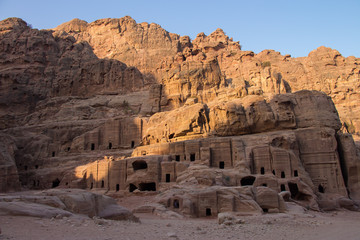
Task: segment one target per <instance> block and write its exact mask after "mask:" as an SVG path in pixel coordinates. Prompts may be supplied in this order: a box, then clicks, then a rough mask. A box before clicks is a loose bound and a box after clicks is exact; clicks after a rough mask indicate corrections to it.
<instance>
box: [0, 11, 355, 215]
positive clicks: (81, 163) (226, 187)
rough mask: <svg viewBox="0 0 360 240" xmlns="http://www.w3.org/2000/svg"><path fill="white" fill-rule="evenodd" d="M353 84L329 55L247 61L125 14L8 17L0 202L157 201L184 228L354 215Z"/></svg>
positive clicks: (338, 59)
mask: <svg viewBox="0 0 360 240" xmlns="http://www.w3.org/2000/svg"><path fill="white" fill-rule="evenodd" d="M359 78H360V67H359V59H358V58H355V57H348V58H344V57H342V56H341V54H340V53H339V52H337V51H336V50H332V49H329V48H325V47H319V48H318V49H316V50H314V51H312V52H311V53H310V54H309V56H308V57H303V58H291V56H289V55H285V56H283V55H281V54H280V53H278V52H275V51H273V50H264V51H263V52H261V53H259V54H254V53H253V52H250V51H242V50H241V46H240V44H239V42H234V41H233V40H232V39H231V38H229V37H228V36H226V34H225V33H224V31H223V30H221V29H217V30H216V31H214V32H213V33H211V34H210V35H209V36H206V35H205V34H204V33H200V34H198V35H197V37H196V38H195V39H194V40H191V39H190V38H189V37H187V36H179V35H177V34H173V33H169V32H167V31H166V30H164V29H162V28H161V27H160V26H159V25H157V24H153V23H151V24H148V23H140V24H138V23H136V22H135V20H133V19H132V18H130V17H124V18H120V19H101V20H97V21H95V22H92V23H87V22H85V21H82V20H79V19H74V20H72V21H70V22H68V23H64V24H62V25H60V26H58V27H56V28H54V29H51V30H37V29H32V28H31V27H29V26H28V24H27V23H25V22H24V21H23V20H21V19H17V18H9V19H6V20H3V21H1V22H0V79H1V84H0V130H1V132H0V136H1V139H0V169H1V171H0V180H1V181H0V191H1V192H8V191H17V190H20V189H23V190H26V189H47V188H56V187H60V188H86V189H94V188H95V189H96V188H99V189H102V190H106V191H110V192H111V193H114V194H118V193H125V192H143V191H158V190H161V191H162V192H163V193H162V194H160V195H159V196H158V198H157V203H156V204H157V205H156V204H155V205H156V206H158V210H159V211H164V209H160V208H159V206H162V207H163V208H167V209H169V210H171V211H173V213H172V214H173V215H178V214H180V215H187V216H192V217H203V216H213V215H216V214H217V213H224V212H231V211H238V212H239V211H240V212H246V211H248V212H251V213H262V212H282V211H286V205H287V204H285V203H284V201H292V202H295V203H297V204H299V205H302V206H303V207H305V208H311V209H314V210H318V209H334V208H340V207H343V208H347V209H352V210H356V209H357V208H358V204H359V201H360V154H359V148H358V147H357V146H356V142H354V140H353V138H352V135H351V134H353V135H354V136H357V135H358V134H359V131H360V130H359V129H360V125H359V124H360V119H359V116H360V114H359V109H360V106H359V105H358V100H359V84H358V81H359ZM319 91H322V92H319ZM338 112H339V115H338ZM355 140H356V138H355ZM159 204H161V205H159ZM155 205H154V206H155ZM139 209H141V208H139ZM115 210H116V209H115ZM115 210H114V211H115ZM49 211H51V210H49ZM112 211H113V209H110V210H106V211H105V212H104V214H105V215H108V214H110V215H111V212H112ZM97 214H99V213H97ZM100 215H101V214H100ZM180 215H179V216H180ZM114 217H115V218H116V216H114Z"/></svg>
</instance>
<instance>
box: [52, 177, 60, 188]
mask: <svg viewBox="0 0 360 240" xmlns="http://www.w3.org/2000/svg"><path fill="white" fill-rule="evenodd" d="M59 185H60V180H59V179H58V178H57V179H55V180H54V181H53V182H52V188H56V187H58V186H59Z"/></svg>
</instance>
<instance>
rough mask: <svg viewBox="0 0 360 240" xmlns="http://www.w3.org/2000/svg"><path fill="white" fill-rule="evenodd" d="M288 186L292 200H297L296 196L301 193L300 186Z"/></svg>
mask: <svg viewBox="0 0 360 240" xmlns="http://www.w3.org/2000/svg"><path fill="white" fill-rule="evenodd" d="M288 186H289V190H290V193H291V198H293V199H296V196H297V195H298V193H299V188H298V185H297V184H296V183H291V182H289V183H288Z"/></svg>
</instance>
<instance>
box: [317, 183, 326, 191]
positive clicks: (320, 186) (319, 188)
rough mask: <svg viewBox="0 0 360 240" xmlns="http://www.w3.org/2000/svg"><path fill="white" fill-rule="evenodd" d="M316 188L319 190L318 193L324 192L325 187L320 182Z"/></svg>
mask: <svg viewBox="0 0 360 240" xmlns="http://www.w3.org/2000/svg"><path fill="white" fill-rule="evenodd" d="M318 190H319V192H320V193H324V192H325V189H324V187H323V185H321V184H319V187H318Z"/></svg>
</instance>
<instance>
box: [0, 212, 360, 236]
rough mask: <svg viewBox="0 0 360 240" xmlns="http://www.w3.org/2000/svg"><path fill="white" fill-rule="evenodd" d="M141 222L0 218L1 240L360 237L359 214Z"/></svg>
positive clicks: (143, 216)
mask: <svg viewBox="0 0 360 240" xmlns="http://www.w3.org/2000/svg"><path fill="white" fill-rule="evenodd" d="M138 216H139V217H140V219H141V223H132V222H126V221H111V220H99V219H95V220H94V219H85V218H83V219H81V218H63V219H51V220H50V219H39V218H33V217H20V216H18V217H15V216H12V217H5V216H0V227H1V229H2V234H1V235H0V239H1V240H3V239H14V240H15V239H16V240H17V239H19V240H20V239H21V240H23V239H24V240H25V239H27V240H32V239H34V240H35V239H36V240H41V239H44V240H45V239H52V240H60V239H61V240H62V239H68V240H73V239H74V240H75V239H76V240H81V239H83V240H90V239H99V240H100V239H101V240H116V239H124V240H127V239H131V240H132V239H135V240H136V239H141V240H144V239H154V240H156V239H204V240H205V239H206V240H209V239H254V240H257V239H268V240H272V239H274V240H275V239H276V240H281V239H286V240H291V239H307V240H311V239H347V240H350V239H351V240H352V239H360V213H359V212H348V211H341V212H332V213H314V212H309V213H307V214H303V215H289V214H266V215H262V216H255V217H243V220H244V221H245V223H243V224H236V225H230V226H224V225H219V224H218V223H217V219H215V218H210V219H206V218H205V219H181V220H178V219H176V220H175V219H161V218H159V217H157V216H154V215H149V214H140V215H138Z"/></svg>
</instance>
